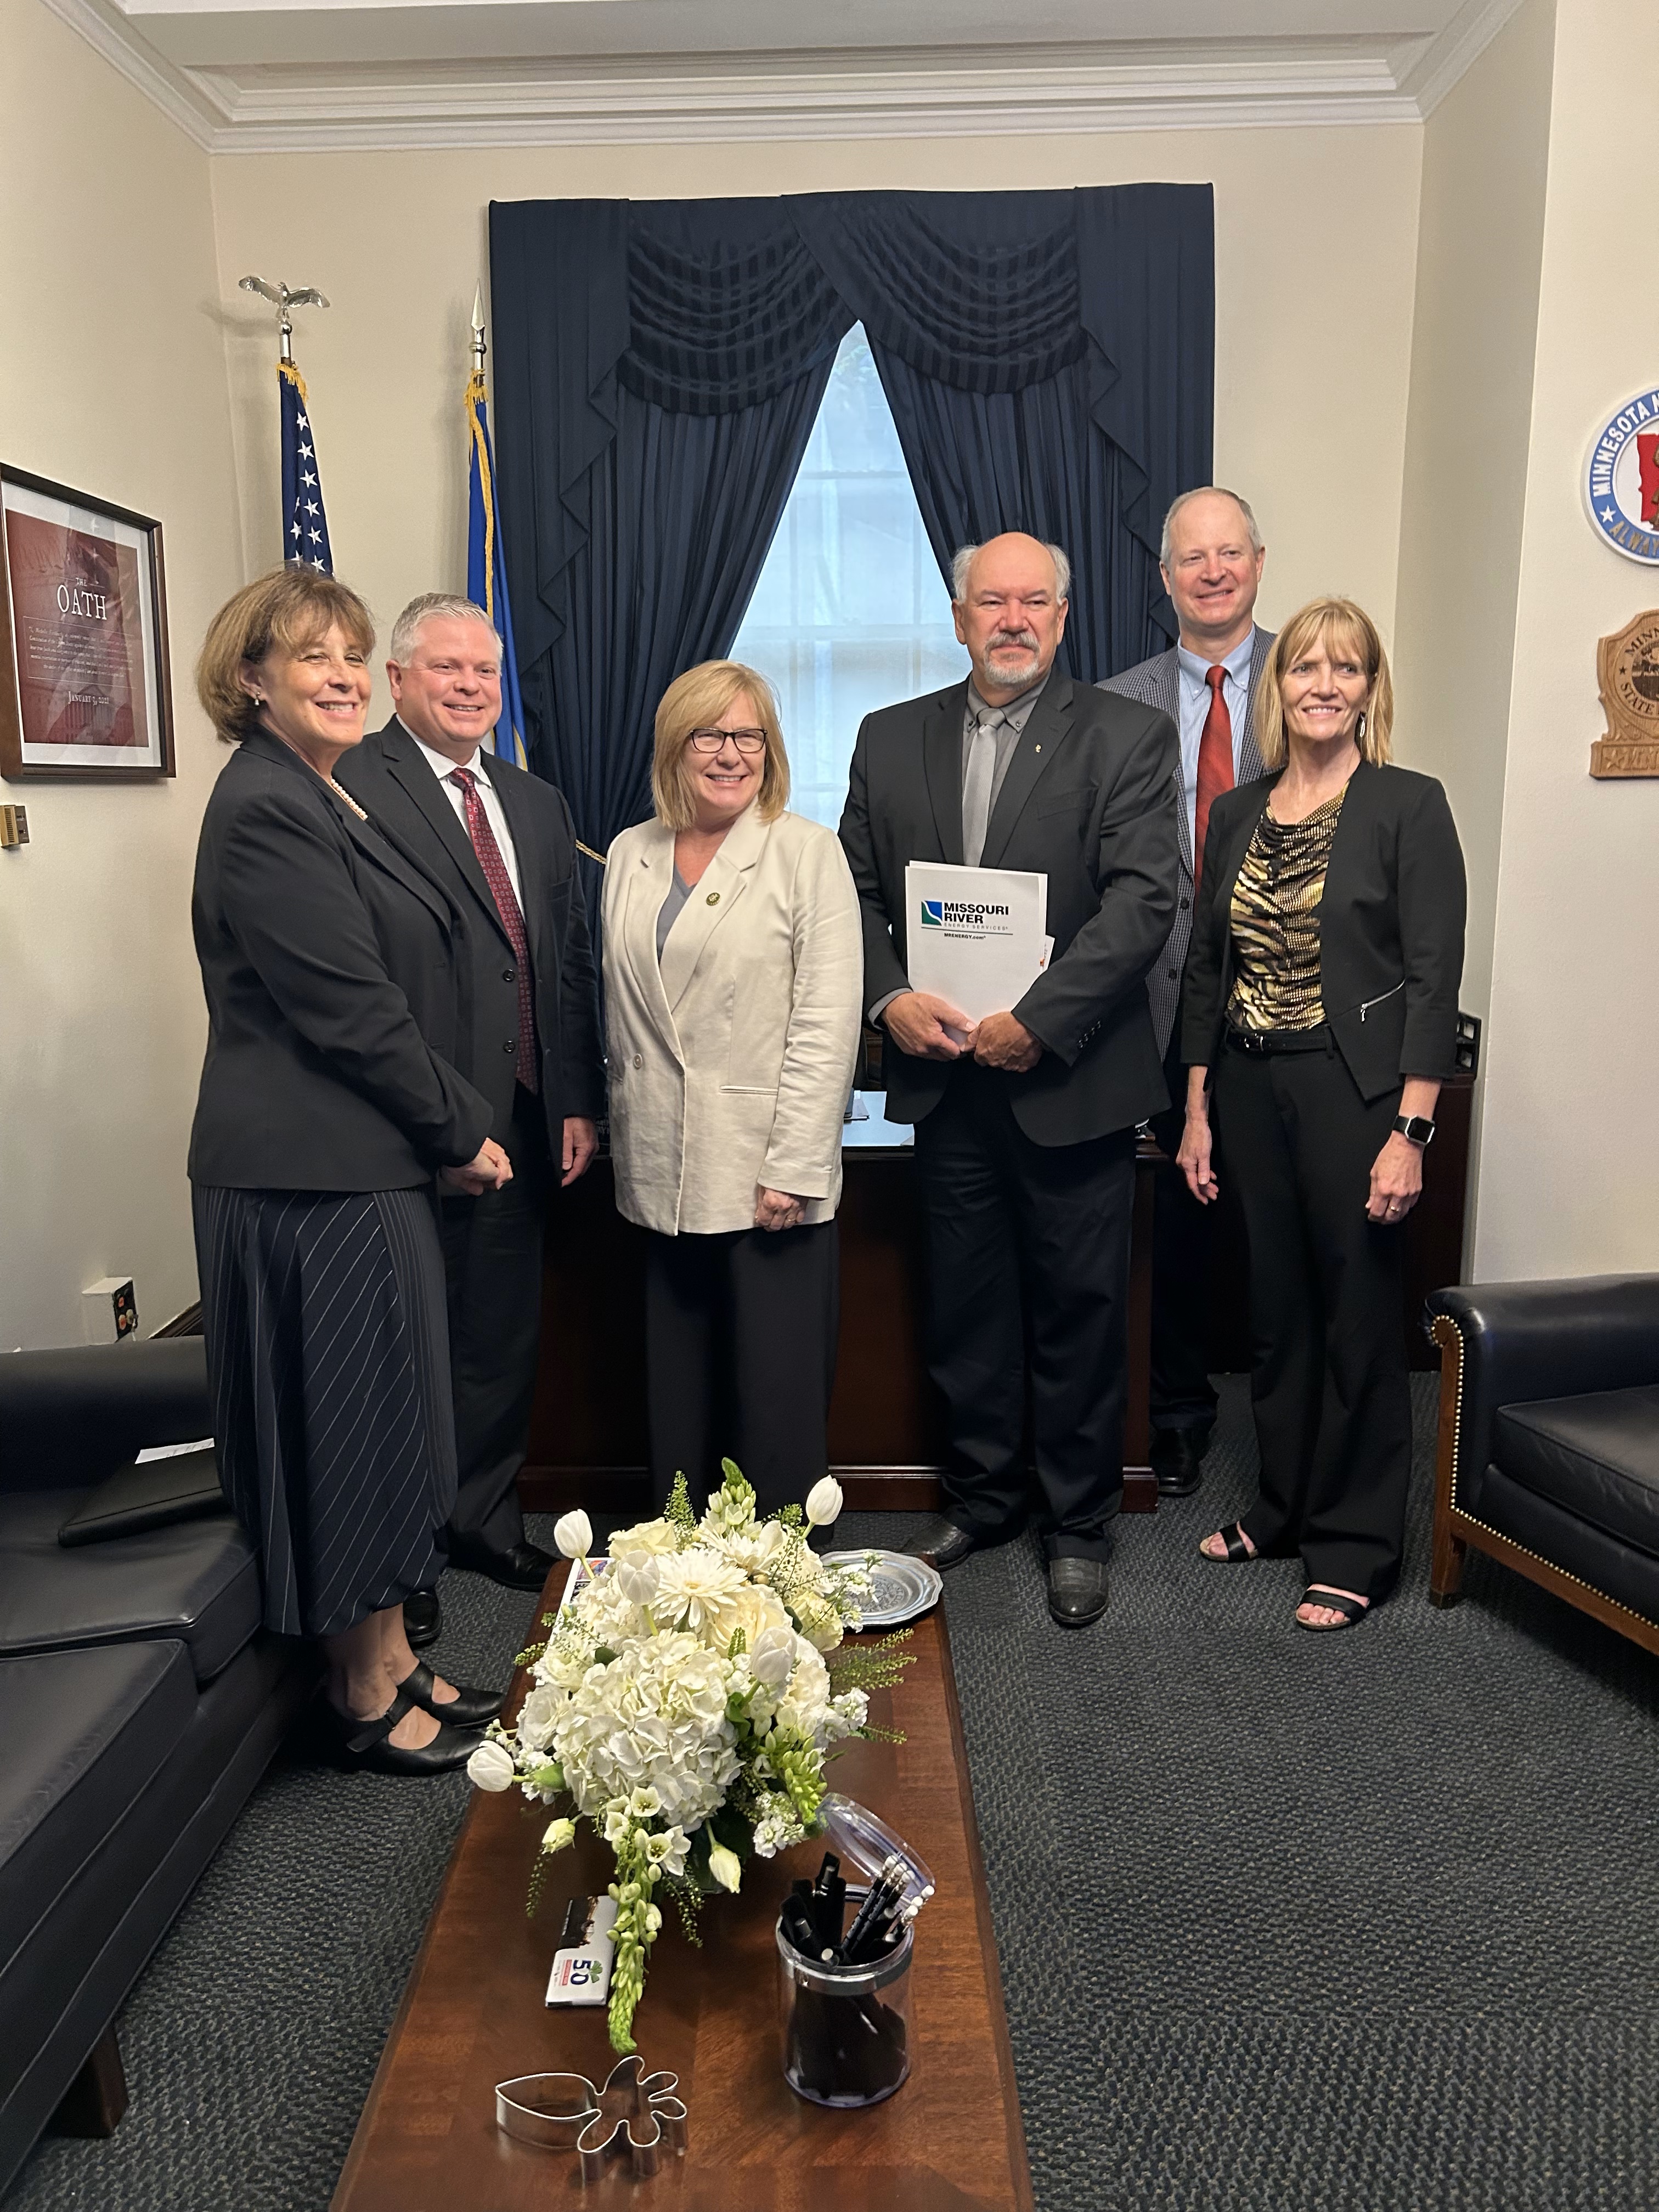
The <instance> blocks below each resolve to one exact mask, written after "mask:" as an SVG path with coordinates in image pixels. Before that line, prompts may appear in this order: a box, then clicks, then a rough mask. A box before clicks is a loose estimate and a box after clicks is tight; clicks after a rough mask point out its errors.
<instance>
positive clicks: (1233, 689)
mask: <svg viewBox="0 0 1659 2212" xmlns="http://www.w3.org/2000/svg"><path fill="white" fill-rule="evenodd" d="M1254 652H1255V630H1254V629H1249V630H1246V631H1245V633H1244V635H1243V637H1242V638H1241V639H1240V641H1239V642H1238V643H1237V645H1236V646H1235V647H1233V649H1232V651H1231V653H1229V654H1228V655H1227V658H1226V659H1225V660H1224V661H1223V662H1222V664H1221V665H1222V666H1223V667H1224V668H1225V670H1226V671H1227V673H1226V674H1225V677H1223V678H1222V680H1221V696H1222V697H1223V698H1224V699H1225V701H1226V702H1227V713H1228V715H1229V717H1230V719H1231V722H1232V726H1233V781H1234V782H1235V783H1237V781H1238V749H1239V747H1240V745H1242V744H1243V742H1244V717H1245V714H1246V713H1247V711H1248V709H1249V703H1250V655H1251V654H1252V653H1254ZM1177 658H1178V659H1179V660H1180V663H1181V803H1182V805H1183V806H1184V807H1185V808H1186V810H1187V849H1188V852H1189V853H1190V852H1191V851H1192V849H1193V841H1194V838H1195V837H1196V836H1197V834H1198V747H1199V740H1200V738H1202V737H1203V735H1204V718H1205V716H1206V714H1208V713H1209V711H1210V687H1209V684H1207V683H1206V680H1205V679H1206V677H1207V676H1208V674H1209V671H1210V670H1211V669H1212V668H1213V667H1214V665H1215V663H1214V662H1213V661H1212V660H1206V659H1202V658H1201V656H1200V654H1198V653H1189V652H1188V649H1187V647H1185V646H1184V645H1183V646H1181V647H1178V648H1177Z"/></svg>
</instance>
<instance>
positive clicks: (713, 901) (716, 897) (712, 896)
mask: <svg viewBox="0 0 1659 2212" xmlns="http://www.w3.org/2000/svg"><path fill="white" fill-rule="evenodd" d="M708 903H709V905H710V906H718V905H719V904H720V893H719V892H718V891H710V892H709V894H708Z"/></svg>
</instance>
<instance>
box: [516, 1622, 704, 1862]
mask: <svg viewBox="0 0 1659 2212" xmlns="http://www.w3.org/2000/svg"><path fill="white" fill-rule="evenodd" d="M731 1675H732V1670H731V1668H729V1666H728V1665H726V1663H725V1662H722V1660H721V1659H720V1657H719V1656H718V1655H717V1654H716V1653H714V1652H713V1651H710V1650H708V1649H706V1648H705V1647H704V1646H703V1645H702V1644H699V1643H698V1641H697V1639H696V1638H695V1637H693V1636H689V1635H680V1634H675V1635H665V1636H653V1637H647V1638H642V1639H641V1640H640V1641H638V1642H635V1643H633V1644H629V1645H627V1646H626V1647H625V1648H624V1649H623V1650H621V1651H619V1652H618V1653H617V1656H616V1657H615V1658H614V1659H612V1660H611V1661H609V1662H606V1663H605V1664H603V1665H596V1666H593V1667H591V1668H589V1669H588V1671H587V1674H586V1676H585V1678H584V1679H583V1681H582V1684H581V1686H580V1688H579V1689H577V1690H576V1691H574V1692H573V1693H572V1694H571V1695H570V1696H569V1697H568V1699H566V1701H565V1705H564V1710H563V1711H562V1713H561V1714H560V1715H559V1717H558V1718H557V1720H556V1723H554V1728H553V1733H552V1748H553V1751H554V1753H555V1755H556V1758H557V1759H558V1762H559V1764H560V1765H561V1766H562V1768H563V1769H564V1778H565V1784H566V1786H567V1788H568V1790H570V1791H571V1794H572V1795H573V1796H574V1798H575V1800H576V1803H577V1805H578V1807H579V1808H580V1810H581V1811H582V1812H584V1813H586V1814H589V1815H590V1816H592V1817H593V1818H595V1819H599V1818H603V1817H604V1816H605V1814H606V1813H607V1811H608V1809H609V1808H611V1806H612V1805H613V1803H614V1802H615V1801H616V1800H617V1799H621V1800H622V1801H623V1806H624V1809H625V1808H626V1805H627V1802H628V1800H629V1798H630V1797H631V1796H633V1793H634V1792H635V1790H645V1789H650V1790H655V1792H656V1794H657V1798H658V1802H659V1808H660V1813H661V1817H662V1818H663V1819H664V1820H666V1821H667V1822H668V1823H669V1824H670V1825H671V1826H672V1825H678V1826H680V1827H682V1828H684V1829H685V1830H686V1831H687V1832H688V1833H689V1832H692V1831H694V1830H696V1828H698V1827H700V1826H702V1823H703V1821H704V1820H707V1819H708V1815H709V1814H711V1813H713V1812H715V1811H717V1810H718V1809H719V1808H720V1805H721V1804H722V1803H723V1802H724V1801H725V1796H726V1790H727V1789H728V1788H729V1786H730V1785H731V1784H732V1782H733V1781H735V1780H736V1778H737V1775H738V1765H739V1761H738V1753H737V1751H736V1749H735V1745H736V1741H737V1731H736V1729H734V1728H733V1727H732V1723H731V1722H730V1721H728V1720H727V1719H726V1699H727V1696H728V1694H729V1693H730V1690H731V1687H732V1680H731Z"/></svg>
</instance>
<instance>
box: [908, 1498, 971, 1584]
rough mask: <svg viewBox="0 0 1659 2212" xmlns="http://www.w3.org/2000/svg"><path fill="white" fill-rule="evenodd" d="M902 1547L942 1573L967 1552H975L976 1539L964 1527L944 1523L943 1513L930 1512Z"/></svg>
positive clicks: (963, 1557)
mask: <svg viewBox="0 0 1659 2212" xmlns="http://www.w3.org/2000/svg"><path fill="white" fill-rule="evenodd" d="M904 1548H905V1550H906V1551H907V1552H908V1553H911V1554H912V1555H913V1556H914V1557H915V1558H917V1559H931V1560H932V1561H933V1565H935V1566H936V1567H937V1568H939V1571H940V1572H941V1573H943V1571H945V1568H946V1567H955V1566H959V1565H961V1563H962V1562H963V1559H966V1558H967V1556H968V1554H969V1552H973V1551H976V1550H977V1549H978V1548H979V1539H978V1538H977V1537H976V1536H973V1535H970V1534H969V1532H968V1530H967V1529H966V1528H957V1524H956V1522H954V1521H947V1520H946V1519H945V1516H944V1514H942V1513H930V1514H929V1515H928V1516H927V1520H925V1521H924V1522H922V1524H921V1527H920V1528H917V1529H915V1530H914V1531H913V1532H912V1534H911V1536H910V1541H909V1542H908V1544H906V1545H905V1547H904Z"/></svg>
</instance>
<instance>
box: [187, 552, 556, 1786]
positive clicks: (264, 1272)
mask: <svg viewBox="0 0 1659 2212" xmlns="http://www.w3.org/2000/svg"><path fill="white" fill-rule="evenodd" d="M373 647H374V625H373V623H372V622H371V621H370V618H369V614H368V609H367V608H366V607H365V606H364V605H363V604H362V600H361V599H358V598H357V597H356V594H355V593H354V592H349V591H348V590H347V589H346V588H345V586H343V585H342V584H338V583H336V582H335V580H333V578H332V577H331V576H325V575H324V574H320V573H319V571H317V570H315V569H309V568H297V567H296V568H282V569H278V570H277V571H276V573H275V574H271V575H269V576H264V577H262V578H261V579H260V580H258V582H257V583H253V584H250V585H248V586H246V589H244V590H243V591H240V592H238V593H237V594H236V596H235V598H234V599H232V600H230V602H229V603H228V605H226V606H224V607H222V609H221V610H220V611H219V613H218V614H217V615H216V617H214V620H213V623H212V625H211V627H210V629H209V631H208V635H207V641H206V643H205V645H204V647H203V651H202V658H201V661H200V664H199V665H198V667H197V692H198V694H199V696H200V697H201V701H202V704H203V706H204V708H206V710H207V712H208V714H209V715H210V717H211V719H212V720H213V722H214V724H215V726H216V728H217V730H218V732H219V734H220V736H221V737H222V738H224V739H226V740H227V741H228V742H232V743H234V744H236V746H237V750H236V751H235V753H234V754H233V756H232V757H231V758H230V759H229V760H228V762H227V763H226V764H225V767H224V769H223V772H222V775H220V778H219V781H218V782H217V783H216V786H215V787H214V790H213V793H212V796H211V797H210V799H209V801H208V805H207V811H206V813H205V815H204V818H203V823H202V836H201V842H200V846H199V848H198V849H197V860H196V884H195V891H194V896H193V898H192V902H191V919H192V923H193V926H194V929H195V935H196V949H197V956H198V957H199V959H200V961H201V963H202V981H203V986H204V990H205V992H206V994H207V1002H208V1022H209V1029H208V1048H207V1059H206V1062H205V1065H204V1067H203V1070H202V1085H201V1091H200V1095H199V1097H198V1101H197V1110H196V1121H195V1127H194V1129H193V1130H192V1132H191V1146H190V1177H191V1186H192V1193H193V1202H194V1210H195V1221H196V1247H197V1262H198V1267H199V1273H200V1277H201V1285H202V1320H203V1329H204V1334H205V1336H206V1340H207V1355H208V1370H209V1376H210V1382H211V1386H212V1389H213V1395H214V1431H215V1435H216V1439H217V1443H218V1448H219V1466H220V1473H221V1478H222V1481H223V1483H224V1486H225V1490H226V1492H227V1494H228V1497H229V1498H230V1501H231V1503H232V1504H233V1505H234V1507H235V1509H236V1511H237V1514H238V1516H239V1517H240V1520H241V1521H242V1522H243V1525H244V1526H245V1527H246V1529H247V1531H248V1533H249V1534H250V1535H251V1536H252V1539H253V1541H254V1542H255V1544H256V1545H257V1547H258V1552H259V1557H260V1567H261V1573H262V1577H263V1581H264V1611H265V1621H266V1625H267V1626H269V1627H270V1628H272V1629H274V1630H276V1632H279V1633H281V1634H283V1635H288V1636H312V1637H317V1638H320V1639H321V1641H322V1644H323V1647H324V1650H325V1653H326V1655H327V1660H328V1698H329V1701H330V1704H331V1707H332V1709H333V1711H334V1712H335V1714H336V1716H337V1719H338V1722H339V1725H340V1733H341V1735H342V1738H343V1743H344V1747H345V1749H346V1751H347V1753H349V1755H350V1756H351V1757H352V1758H353V1759H356V1760H357V1761H359V1762H360V1763H363V1764H368V1765H374V1766H378V1767H380V1768H382V1769H386V1770H389V1771H394V1772H401V1773H430V1772H435V1771H441V1770H442V1769H445V1768H447V1767H452V1766H456V1765H460V1764H462V1763H463V1762H464V1761H465V1759H467V1757H468V1756H469V1755H470V1754H471V1752H472V1751H473V1750H474V1749H475V1748H476V1747H477V1741H478V1739H477V1733H476V1730H477V1727H478V1726H480V1725H481V1724H482V1723H483V1722H484V1721H486V1720H488V1719H489V1717H490V1716H491V1714H493V1713H494V1712H495V1711H496V1710H497V1709H498V1707H499V1705H500V1702H501V1700H500V1699H499V1697H496V1696H493V1695H492V1694H491V1693H490V1692H487V1691H478V1690H462V1691H459V1692H458V1691H457V1690H456V1689H455V1688H454V1687H453V1686H452V1685H451V1684H449V1683H447V1682H445V1681H443V1680H441V1679H440V1678H438V1677H437V1676H435V1675H434V1674H433V1673H432V1672H431V1670H430V1669H429V1668H427V1667H426V1666H424V1665H422V1664H421V1663H420V1662H417V1661H416V1657H415V1655H414V1653H413V1652H412V1651H411V1650H410V1648H409V1644H408V1641H407V1638H405V1636H404V1617H403V1601H404V1598H406V1597H408V1596H410V1595H412V1593H413V1592H415V1591H416V1590H417V1589H422V1588H425V1587H427V1586H428V1585H429V1584H430V1583H431V1581H432V1580H433V1579H434V1577H435V1574H436V1571H437V1569H438V1567H439V1566H440V1565H441V1554H440V1553H439V1550H438V1536H439V1532H440V1531H441V1529H442V1528H443V1525H444V1522H445V1521H446V1520H447V1517H448V1513H449V1509H450V1505H451V1504H452V1503H453V1498H454V1491H455V1437H454V1428H453V1414H452V1411H451V1403H450V1388H449V1373H448V1368H449V1355H448V1343H447V1332H446V1325H445V1308H444V1271H443V1260H442V1255H441V1250H440V1246H439V1241H438V1229H437V1222H436V1217H435V1212H434V1206H433V1197H434V1179H435V1176H437V1175H438V1174H439V1173H440V1172H441V1173H442V1174H443V1175H444V1176H446V1177H447V1178H448V1180H449V1181H450V1182H453V1183H454V1184H455V1185H456V1186H457V1187H458V1188H463V1189H467V1190H471V1191H473V1192H475V1193H476V1192H477V1191H480V1190H483V1189H485V1188H494V1187H495V1186H496V1185H497V1184H498V1183H500V1182H504V1181H506V1180H507V1178H508V1177H509V1176H510V1175H511V1172H512V1170H511V1167H510V1165H509V1164H508V1162H507V1157H506V1155H505V1153H503V1152H502V1151H501V1147H500V1146H497V1145H495V1144H494V1143H492V1142H491V1141H490V1140H489V1126H490V1119H491V1109H490V1107H489V1103H488V1101H487V1100H485V1099H484V1098H483V1097H481V1096H480V1094H479V1093H478V1092H477V1091H474V1090H473V1089H472V1087H471V1085H470V1084H468V1083H465V1082H464V1081H463V1080H462V1079H461V1077H460V1076H459V1075H458V1074H457V1073H456V1072H455V1070H454V1068H453V1066H451V1064H450V1060H449V1058H448V1056H447V1055H450V1054H453V1052H454V1050H455V1045H456V1037H457V1034H458V1026H459V1024H460V1023H461V1021H462V1020H463V1019H465V1013H466V1010H465V1007H464V1006H463V1005H462V1004H461V1002H460V998H459V983H458V980H457V975H458V958H457V955H456V951H455V946H454V938H455V934H456V918H455V915H454V913H453V909H452V908H451V907H450V904H449V902H448V899H447V896H446V895H445V894H444V892H443V891H442V890H441V888H440V887H439V886H438V885H437V884H435V882H434V880H433V879H432V878H429V877H428V876H427V875H426V874H425V872H423V870H422V868H421V867H420V866H418V864H416V863H415V862H412V861H411V860H410V858H409V857H408V855H407V854H404V853H403V852H401V851H399V850H398V848H395V847H394V846H393V845H392V843H390V842H388V840H387V839H386V837H384V836H382V835H381V834H380V832H379V831H378V830H377V829H375V827H374V823H372V822H371V821H370V820H369V818H368V816H367V814H366V813H365V812H364V811H363V809H362V807H361V806H359V805H357V803H356V800H355V799H352V798H351V797H350V796H349V794H348V793H345V792H344V791H343V790H342V789H341V788H340V787H339V786H338V785H337V783H336V782H335V781H334V780H333V775H332V771H333V769H334V766H335V763H337V761H338V760H339V758H340V756H341V755H342V754H343V752H344V751H345V750H347V749H348V748H349V746H351V745H355V744H357V742H358V741H359V740H360V738H362V732H363V713H364V709H365V708H366V707H367V706H368V694H369V673H368V655H369V653H370V652H371V651H372V650H373Z"/></svg>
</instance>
